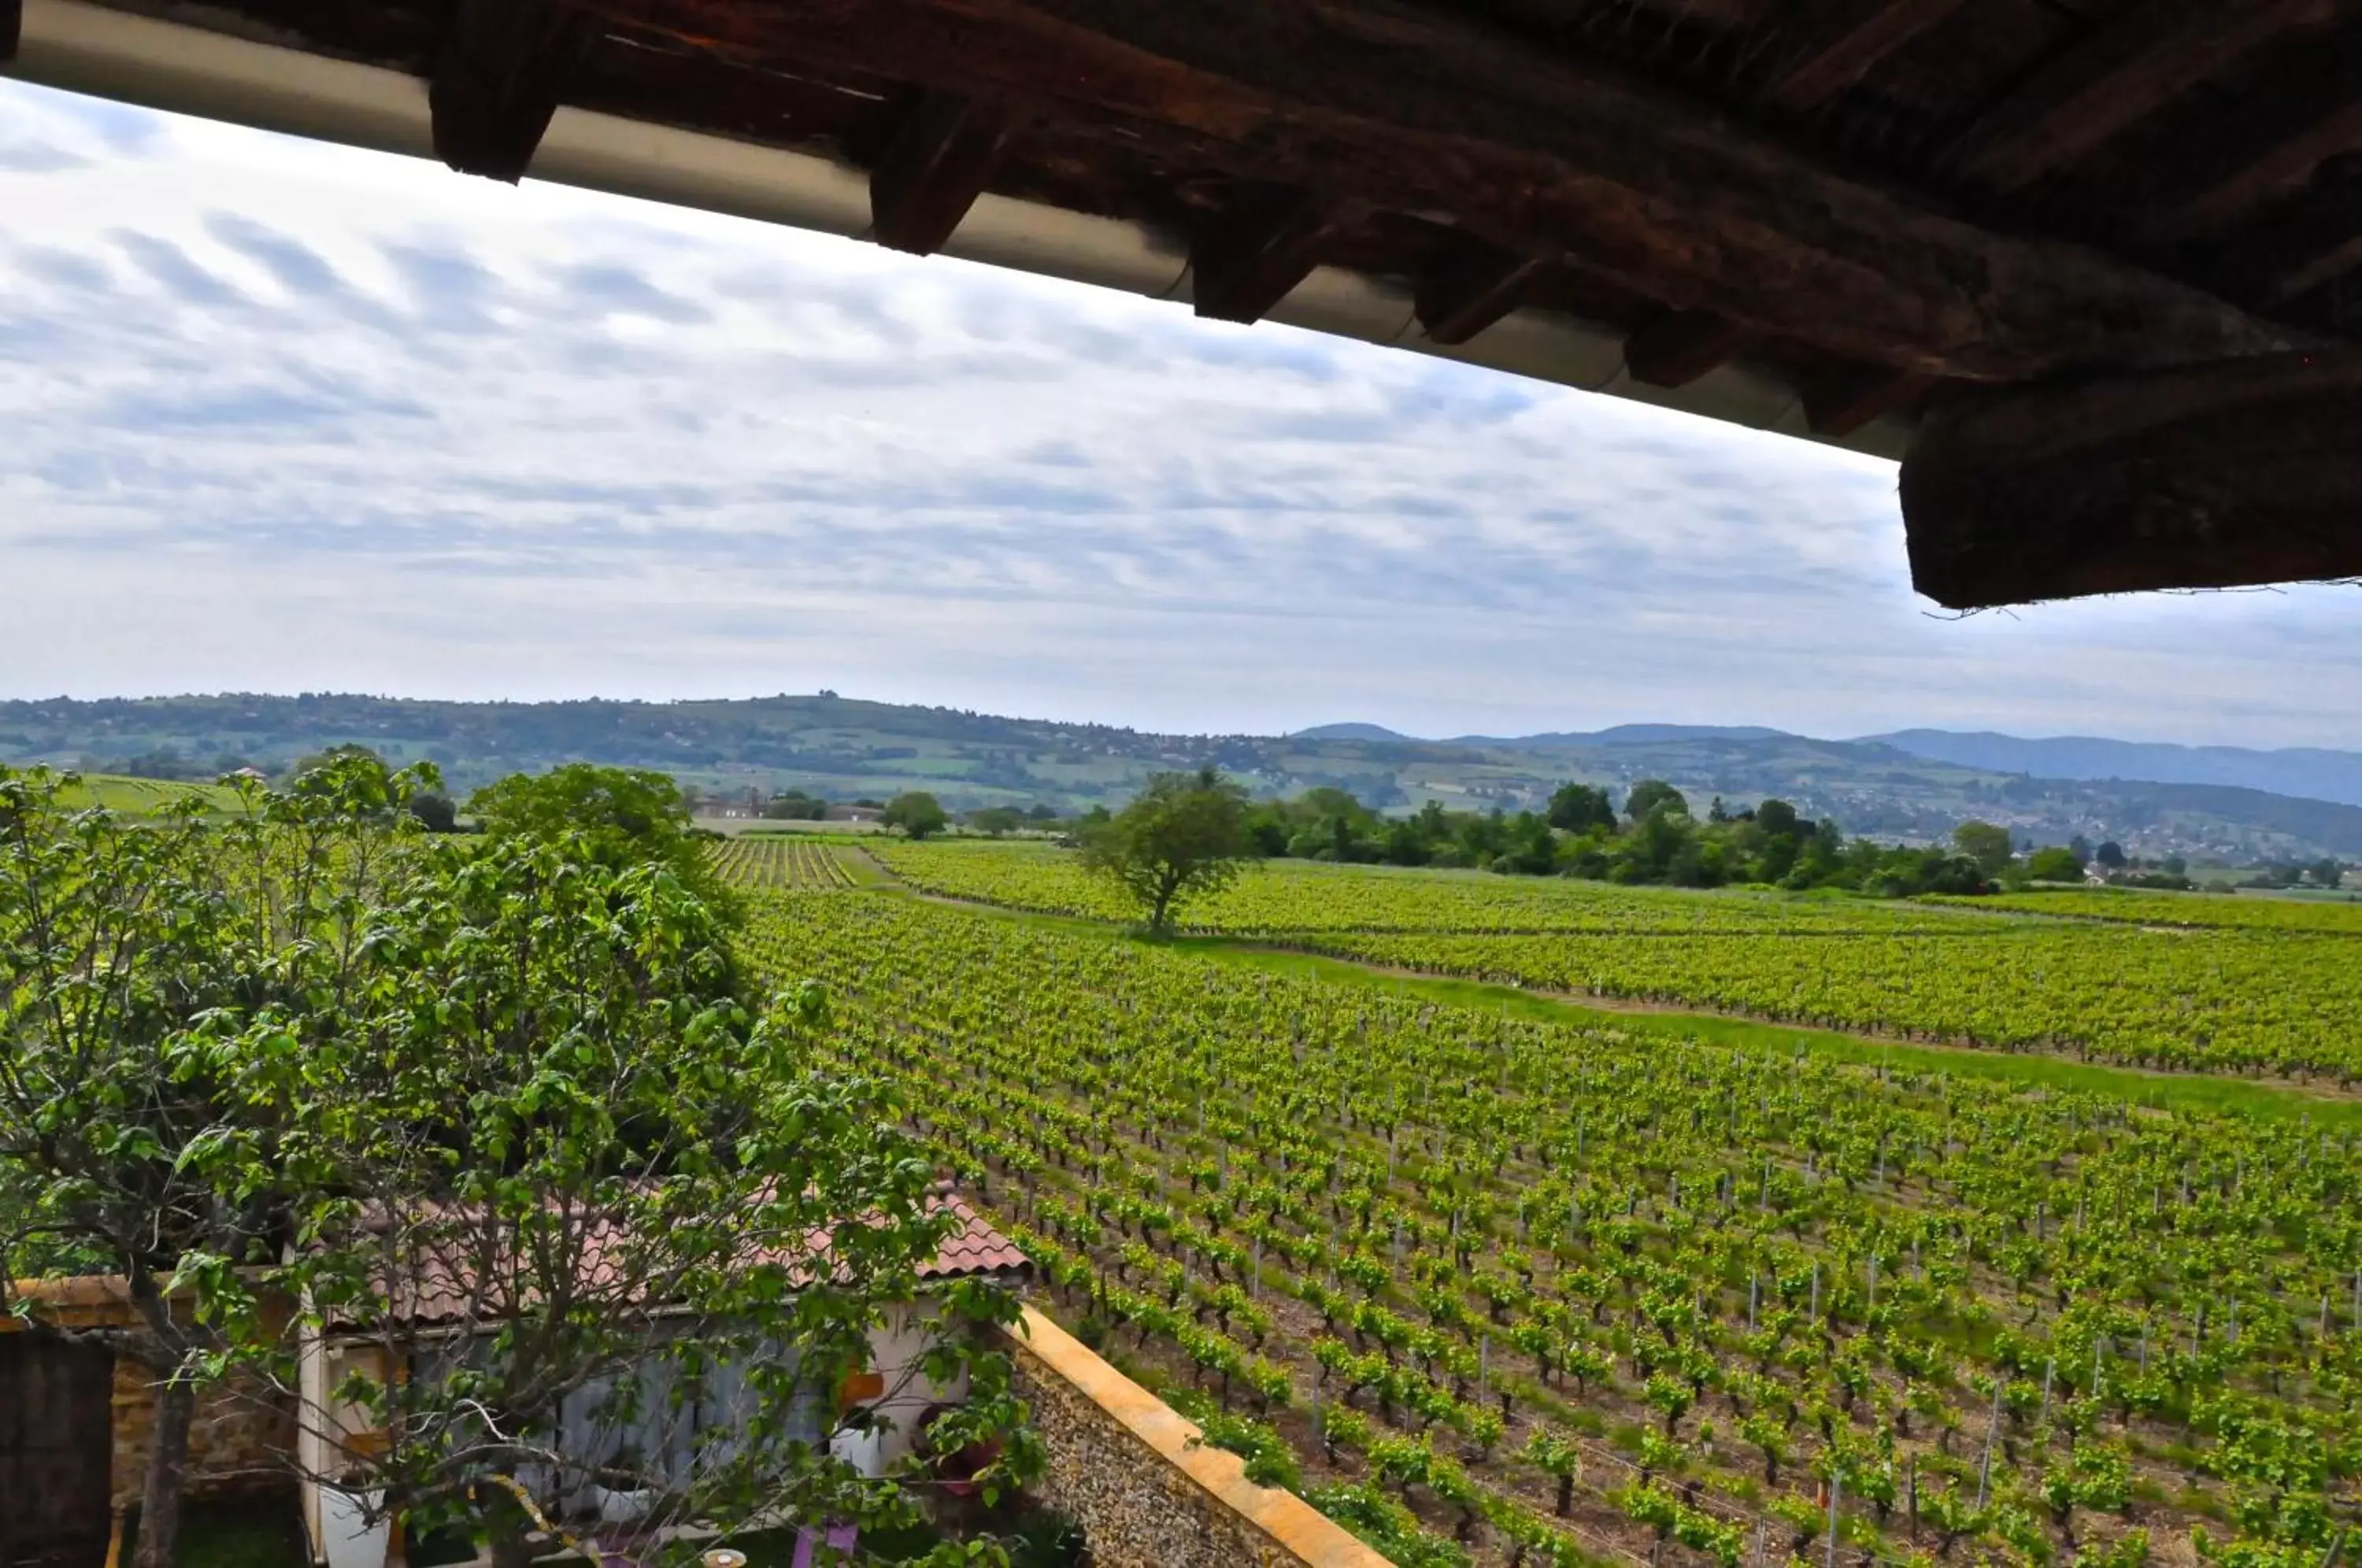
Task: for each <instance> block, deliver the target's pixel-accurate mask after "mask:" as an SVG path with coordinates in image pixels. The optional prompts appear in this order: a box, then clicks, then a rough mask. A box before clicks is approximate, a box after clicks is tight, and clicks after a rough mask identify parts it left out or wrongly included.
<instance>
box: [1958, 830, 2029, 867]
mask: <svg viewBox="0 0 2362 1568" xmlns="http://www.w3.org/2000/svg"><path fill="white" fill-rule="evenodd" d="M1952 843H1953V845H1954V846H1955V847H1957V848H1958V849H1959V852H1960V853H1961V854H1963V855H1965V856H1968V857H1969V858H1970V859H1971V860H1973V861H1975V862H1976V863H1977V868H1978V869H1979V870H1981V871H1982V872H1983V873H1984V874H1985V875H1986V876H1988V877H1998V876H2000V875H2001V872H2002V867H2005V866H2007V865H2008V864H2009V863H2010V860H2011V857H2012V856H2014V853H2015V850H2014V846H2013V845H2011V843H2010V838H2009V829H2007V828H2005V827H1996V826H1995V825H1994V824H1992V823H1981V822H1966V823H1961V824H1960V825H1959V826H1958V827H1956V828H1954V829H1953V830H1952Z"/></svg>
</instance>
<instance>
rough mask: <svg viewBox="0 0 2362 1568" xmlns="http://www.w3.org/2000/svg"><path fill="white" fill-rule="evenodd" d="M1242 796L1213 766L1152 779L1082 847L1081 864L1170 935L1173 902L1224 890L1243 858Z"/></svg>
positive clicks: (1151, 926)
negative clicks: (1109, 881) (1121, 892)
mask: <svg viewBox="0 0 2362 1568" xmlns="http://www.w3.org/2000/svg"><path fill="white" fill-rule="evenodd" d="M1246 823H1247V792H1246V791H1245V790H1242V789H1241V788H1240V787H1239V786H1238V785H1236V784H1233V783H1231V781H1230V780H1229V779H1227V778H1223V777H1222V776H1221V775H1220V773H1217V772H1216V771H1214V769H1213V768H1211V767H1202V768H1200V769H1198V771H1197V772H1195V773H1156V774H1151V775H1150V776H1149V779H1148V785H1147V788H1145V789H1143V790H1141V792H1140V795H1139V798H1138V799H1136V800H1134V801H1132V802H1131V804H1130V805H1129V806H1126V807H1125V808H1124V809H1123V810H1122V811H1120V812H1117V813H1116V814H1115V815H1114V816H1112V817H1110V818H1109V819H1108V820H1107V821H1106V822H1104V823H1100V824H1098V826H1096V827H1094V828H1092V829H1091V830H1090V831H1089V833H1088V834H1087V835H1086V836H1085V838H1084V840H1083V864H1084V866H1085V867H1087V868H1088V869H1090V870H1092V871H1094V872H1096V873H1098V875H1100V876H1103V877H1107V878H1112V879H1113V880H1114V881H1115V883H1116V884H1117V885H1118V886H1119V887H1120V888H1122V889H1123V890H1124V891H1125V892H1126V893H1128V894H1130V895H1131V897H1132V898H1133V899H1135V900H1139V902H1140V904H1141V906H1142V908H1143V909H1145V910H1146V911H1148V927H1149V929H1150V930H1151V931H1154V932H1158V933H1164V932H1167V931H1170V930H1171V929H1172V924H1173V906H1174V904H1175V901H1177V900H1181V899H1183V898H1186V897H1187V896H1189V895H1190V894H1193V893H1210V892H1215V891H1217V890H1219V889H1221V888H1223V887H1226V886H1228V885H1229V883H1230V881H1231V878H1234V877H1236V876H1237V875H1238V874H1239V864H1240V862H1241V861H1242V860H1243V859H1244V858H1245V857H1246V854H1247V825H1246Z"/></svg>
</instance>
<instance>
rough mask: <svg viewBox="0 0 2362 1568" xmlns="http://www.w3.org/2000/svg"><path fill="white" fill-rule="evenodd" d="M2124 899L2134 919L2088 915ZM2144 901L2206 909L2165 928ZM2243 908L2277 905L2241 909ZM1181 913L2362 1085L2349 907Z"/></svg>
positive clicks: (987, 889) (1370, 950) (1686, 901)
mask: <svg viewBox="0 0 2362 1568" xmlns="http://www.w3.org/2000/svg"><path fill="white" fill-rule="evenodd" d="M880 854H881V857H882V858H883V859H884V860H885V862H886V864H887V866H888V867H889V869H891V870H892V871H894V872H895V873H896V874H897V875H898V876H900V878H903V879H904V880H905V881H908V882H910V883H911V884H912V885H914V886H917V887H921V888H923V889H927V890H929V891H932V892H937V893H942V894H944V895H947V896H952V897H957V898H965V899H974V900H981V901H986V902H991V903H998V904H1004V905H1008V906H1010V907H1013V908H1019V909H1031V910H1041V911H1050V912H1057V913H1065V914H1076V915H1086V916H1091V917H1094V918H1099V919H1106V920H1111V921H1113V920H1121V919H1123V918H1125V917H1126V915H1127V914H1128V912H1129V911H1127V910H1126V909H1125V907H1124V906H1123V905H1122V904H1121V903H1120V901H1118V900H1115V899H1114V898H1113V897H1112V895H1111V894H1110V892H1109V889H1107V888H1106V887H1105V886H1104V885H1102V884H1099V883H1096V882H1093V881H1091V880H1089V879H1088V878H1086V877H1085V876H1084V874H1083V872H1082V871H1081V869H1080V867H1078V866H1077V864H1076V859H1075V857H1074V856H1072V855H1071V854H1066V853H1063V852H1060V851H1057V850H1054V849H1048V848H1036V847H1032V846H1023V847H1012V846H1003V845H979V844H953V845H894V846H892V847H890V848H885V849H881V851H880ZM2120 899H2121V900H2123V904H2122V907H2123V908H2125V909H2126V910H2130V911H2135V914H2136V918H2135V919H2132V920H2100V919H2093V918H2088V917H2087V916H2086V911H2085V909H2084V908H2083V907H2082V906H2083V905H2085V904H2090V905H2092V906H2098V907H2102V908H2103V909H2114V908H2116V907H2118V900H2120ZM2152 904H2161V905H2163V906H2164V907H2165V909H2166V910H2168V911H2191V912H2186V913H2183V914H2182V916H2181V918H2180V920H2178V921H2175V922H2168V921H2167V920H2165V919H2164V918H2162V917H2161V916H2160V915H2158V914H2154V913H2150V912H2147V910H2148V907H2149V906H2150V905H2152ZM2251 910H2255V911H2263V913H2261V914H2260V915H2259V916H2257V919H2256V921H2255V922H2253V923H2249V924H2241V923H2236V922H2238V921H2244V920H2246V916H2247V911H2251ZM2283 911H2292V912H2283ZM2061 916H2067V917H2070V918H2059V917H2061ZM1181 918H1182V922H1183V924H1184V926H1185V927H1186V928H1187V929H1190V930H1195V931H1200V932H1210V933H1223V934H1228V935H1234V936H1243V937H1253V938H1255V939H1257V940H1260V941H1264V942H1269V943H1271V944H1275V945H1285V946H1291V947H1298V948H1302V949H1305V950H1308V951H1312V952H1319V953H1328V954H1333V955H1338V956H1341V957H1346V958H1351V959H1355V960H1359V961H1363V962H1366V963H1370V964H1374V965H1380V966H1387V967H1392V968H1400V969H1407V970H1414V971H1418V972H1424V973H1430V974H1438V975H1452V976H1462V977H1470V978H1474V979H1482V980H1490V981H1496V982H1501V983H1507V984H1513V985H1519V986H1525V987H1529V988H1536V989H1540V990H1546V991H1562V992H1567V993H1571V994H1574V995H1578V996H1595V997H1608V998H1621V999H1630V1000H1637V1001H1645V1002H1653V1003H1661V1004H1665V1005H1671V1006H1681V1007H1691V1008H1697V1009H1702V1010H1719V1011H1729V1012H1737V1013H1745V1014H1750V1015H1753V1016H1757V1017H1761V1018H1766V1019H1771V1020H1776V1021H1784V1022H1793V1023H1803V1024H1810V1025H1815V1026H1819V1027H1827V1028H1838V1029H1849V1030H1859V1031H1870V1032H1885V1033H1891V1034H1893V1035H1896V1036H1898V1037H1902V1038H1907V1039H1918V1040H1927V1041H1935V1042H1942V1043H1958V1044H1966V1045H1976V1046H1985V1047H1992V1048H1999V1049H2004V1050H2033V1051H2045V1052H2055V1053H2058V1054H2062V1055H2070V1056H2074V1057H2077V1058H2081V1059H2085V1060H2092V1061H2102V1062H2109V1063H2114V1064H2119V1065H2123V1066H2134V1067H2146V1068H2158V1069H2169V1070H2185V1071H2186V1070H2199V1071H2209V1072H2235V1073H2245V1074H2256V1075H2267V1076H2271V1077H2290V1078H2297V1079H2308V1080H2309V1079H2327V1080H2330V1081H2332V1082H2334V1083H2337V1084H2341V1085H2346V1086H2351V1085H2354V1084H2356V1083H2357V1082H2362V983H2357V979H2356V961H2357V960H2362V944H2357V943H2356V941H2354V940H2353V938H2352V936H2351V935H2344V934H2339V933H2341V932H2345V931H2346V930H2348V929H2349V927H2350V926H2351V924H2352V919H2353V911H2352V910H2351V908H2350V907H2349V906H2345V905H2342V904H2305V903H2300V902H2295V901H2282V900H2237V899H2222V898H2200V897H2173V896H2169V895H2158V894H2150V895H2114V894H2104V893H2100V894H2089V895H2081V894H2039V895H2031V896H2028V897H2025V898H2022V899H2015V900H2009V899H2002V900H1976V902H1975V903H1974V905H1973V906H1970V907H1962V906H1960V905H1959V904H1956V903H1951V902H1907V903H1898V902H1893V901H1881V900H1864V899H1831V898H1820V897H1813V896H1800V895H1789V894H1776V893H1746V892H1714V893H1690V892H1676V891H1670V890H1664V889H1636V888H1619V887H1615V886H1611V885H1609V884H1606V883H1599V882H1579V881H1571V880H1566V879H1562V878H1549V879H1542V878H1532V879H1529V878H1502V877H1494V876H1489V875H1485V874H1483V873H1473V872H1431V871H1394V870H1385V869H1379V868H1374V867H1332V866H1321V865H1317V864H1308V863H1305V862H1298V861H1286V862H1279V863H1276V864H1275V865H1271V866H1265V867H1257V868H1254V869H1253V870H1251V871H1249V872H1248V873H1247V874H1246V875H1245V876H1243V877H1242V878H1240V879H1239V881H1238V882H1237V883H1236V884H1235V885H1234V886H1233V887H1231V889H1227V890H1225V891H1224V892H1222V893H1221V894H1220V895H1218V896H1216V897H1214V898H1211V899H1208V900H1203V901H1201V902H1199V903H1198V904H1196V905H1193V906H1189V907H1187V908H1185V910H1184V911H1183V913H1182V917H1181ZM2267 922H2280V923H2279V924H2278V925H2273V924H2269V923H2267Z"/></svg>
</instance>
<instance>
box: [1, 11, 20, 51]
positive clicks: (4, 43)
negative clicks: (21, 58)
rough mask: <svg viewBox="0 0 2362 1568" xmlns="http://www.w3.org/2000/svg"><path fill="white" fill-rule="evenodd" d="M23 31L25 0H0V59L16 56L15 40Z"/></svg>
mask: <svg viewBox="0 0 2362 1568" xmlns="http://www.w3.org/2000/svg"><path fill="white" fill-rule="evenodd" d="M24 32H25V0H0V60H14V59H16V58H17V39H20V38H22V37H23V36H24Z"/></svg>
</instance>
